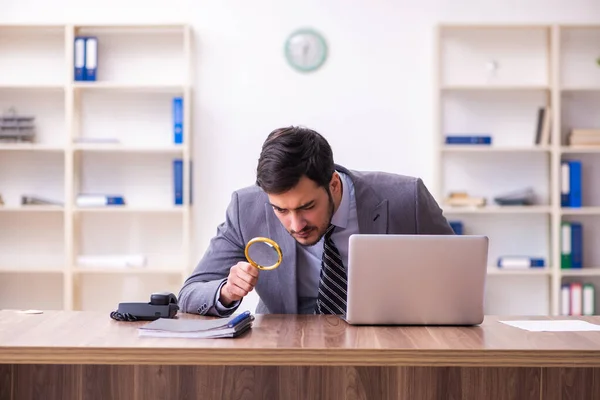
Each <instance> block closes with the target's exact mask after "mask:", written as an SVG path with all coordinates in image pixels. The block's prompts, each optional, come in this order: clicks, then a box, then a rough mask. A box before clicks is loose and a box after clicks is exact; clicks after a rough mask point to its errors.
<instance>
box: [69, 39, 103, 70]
mask: <svg viewBox="0 0 600 400" xmlns="http://www.w3.org/2000/svg"><path fill="white" fill-rule="evenodd" d="M73 47H74V48H73V51H74V54H73V61H74V77H73V79H74V80H75V81H95V80H96V77H97V70H98V38H97V37H96V36H76V37H75V43H74V46H73Z"/></svg>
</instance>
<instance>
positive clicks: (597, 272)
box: [561, 268, 600, 276]
mask: <svg viewBox="0 0 600 400" xmlns="http://www.w3.org/2000/svg"><path fill="white" fill-rule="evenodd" d="M561 275H562V276H600V268H582V269H562V270H561Z"/></svg>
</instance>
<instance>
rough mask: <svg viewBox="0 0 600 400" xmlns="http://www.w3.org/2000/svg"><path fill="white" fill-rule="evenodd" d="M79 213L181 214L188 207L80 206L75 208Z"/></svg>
mask: <svg viewBox="0 0 600 400" xmlns="http://www.w3.org/2000/svg"><path fill="white" fill-rule="evenodd" d="M74 211H75V212H77V213H81V214H84V213H89V214H91V213H100V214H107V213H136V214H180V213H183V212H185V211H188V210H187V208H186V207H183V206H182V207H163V208H160V207H154V208H143V207H128V206H107V207H79V208H75V210H74Z"/></svg>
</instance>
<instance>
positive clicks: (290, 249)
mask: <svg viewBox="0 0 600 400" xmlns="http://www.w3.org/2000/svg"><path fill="white" fill-rule="evenodd" d="M265 215H266V220H267V227H268V231H269V237H270V238H271V239H273V240H274V241H275V242H277V243H278V244H279V247H280V248H281V253H282V254H283V259H282V261H281V265H280V266H279V268H277V269H275V270H274V271H262V272H263V273H269V274H273V278H274V279H273V283H274V284H275V285H277V288H273V289H274V290H275V289H277V290H278V291H279V296H280V299H281V304H282V307H283V308H282V309H273V310H271V309H270V310H269V311H270V312H271V313H275V314H283V313H289V314H297V313H298V290H297V286H296V241H295V240H294V238H292V237H291V236H290V234H289V233H288V231H286V230H285V228H284V227H283V225H281V222H279V220H278V219H277V217H276V216H275V214H274V213H273V208H272V207H271V206H270V205H269V204H265Z"/></svg>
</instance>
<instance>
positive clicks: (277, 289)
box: [179, 165, 454, 316]
mask: <svg viewBox="0 0 600 400" xmlns="http://www.w3.org/2000/svg"><path fill="white" fill-rule="evenodd" d="M336 169H337V170H338V171H341V172H344V173H346V174H348V175H349V176H350V178H351V179H352V181H353V183H354V186H355V195H356V208H357V214H358V225H359V229H360V233H371V234H450V235H451V234H454V232H453V230H452V228H451V227H450V225H449V224H448V222H447V221H446V219H445V217H444V216H443V215H442V210H441V209H440V207H439V206H438V204H437V203H436V201H435V200H434V198H433V196H432V195H431V194H430V193H429V191H428V190H427V188H426V187H425V185H424V184H423V182H422V180H421V179H419V178H412V177H408V176H403V175H395V174H389V173H383V172H358V171H349V170H347V169H345V168H344V167H341V166H339V165H336ZM257 236H263V237H269V238H271V239H273V240H275V241H276V242H277V243H279V246H280V247H281V251H282V253H283V260H282V263H281V265H280V266H279V268H277V269H275V270H272V271H261V273H260V275H259V278H258V282H257V284H256V287H255V290H256V292H257V294H258V295H259V297H260V301H259V304H258V306H257V308H256V313H258V314H269V313H272V314H297V313H298V296H297V290H296V241H295V240H294V238H293V237H291V236H290V235H289V233H288V232H287V231H286V229H285V228H284V227H283V225H282V224H281V223H280V222H279V220H278V219H277V217H276V216H275V214H274V212H273V208H272V207H271V206H270V205H269V203H268V198H267V195H266V193H264V192H263V191H262V190H261V189H260V188H259V187H257V186H251V187H247V188H244V189H241V190H238V191H236V192H234V193H233V195H232V198H231V203H230V204H229V207H228V208H227V213H226V218H225V221H224V222H223V223H222V224H221V225H219V226H218V228H217V234H216V235H215V236H214V237H213V238H212V239H211V241H210V245H209V247H208V249H207V251H206V252H205V254H204V256H203V257H202V259H201V260H200V262H199V263H198V265H197V266H196V268H195V269H194V271H193V273H192V275H191V276H190V277H189V278H188V279H187V280H186V281H185V283H184V285H183V287H182V289H181V291H180V293H179V305H180V308H181V310H182V311H183V312H189V313H199V314H202V315H216V316H225V315H222V314H220V313H219V311H218V310H217V309H216V308H215V297H216V294H217V290H218V289H219V287H220V285H221V283H223V281H224V280H225V279H226V278H227V276H228V274H229V269H230V268H231V267H232V266H233V265H235V264H236V263H237V262H238V261H246V258H245V256H244V248H245V245H246V243H247V242H248V241H249V240H250V239H252V238H254V237H257ZM233 311H234V310H232V311H230V312H229V314H231V313H232V312H233Z"/></svg>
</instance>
